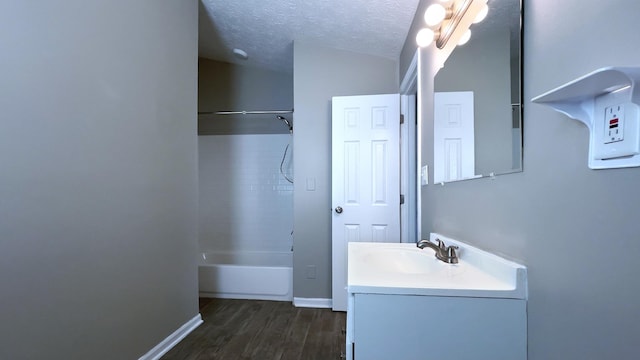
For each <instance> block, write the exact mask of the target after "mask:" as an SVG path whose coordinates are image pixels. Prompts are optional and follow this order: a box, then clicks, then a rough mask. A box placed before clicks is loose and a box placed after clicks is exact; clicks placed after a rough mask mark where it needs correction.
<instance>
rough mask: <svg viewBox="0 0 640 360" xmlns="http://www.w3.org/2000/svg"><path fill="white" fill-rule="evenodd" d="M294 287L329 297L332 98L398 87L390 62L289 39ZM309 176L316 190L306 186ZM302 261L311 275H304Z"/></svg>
mask: <svg viewBox="0 0 640 360" xmlns="http://www.w3.org/2000/svg"><path fill="white" fill-rule="evenodd" d="M293 60H294V66H293V79H294V87H293V88H294V102H295V105H296V109H295V114H294V124H295V131H294V137H293V143H294V152H293V153H294V169H295V183H294V195H293V214H294V215H293V216H294V252H293V266H294V275H293V276H294V278H293V292H294V297H299V298H331V97H333V96H345V95H371V94H385V93H396V92H398V86H399V83H398V75H397V74H398V64H397V63H396V62H395V61H392V60H388V59H383V58H378V57H373V56H368V55H362V54H357V53H352V52H347V51H342V50H334V49H329V48H324V47H321V46H317V45H316V44H304V43H294V51H293ZM308 179H313V180H315V184H316V189H315V190H314V191H307V190H306V182H307V180H308ZM307 266H315V267H316V277H315V278H314V279H309V278H307Z"/></svg>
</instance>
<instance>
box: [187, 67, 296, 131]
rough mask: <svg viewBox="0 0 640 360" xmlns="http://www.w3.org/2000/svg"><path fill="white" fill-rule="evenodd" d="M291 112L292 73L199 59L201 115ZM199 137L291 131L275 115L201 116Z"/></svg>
mask: <svg viewBox="0 0 640 360" xmlns="http://www.w3.org/2000/svg"><path fill="white" fill-rule="evenodd" d="M291 109H293V74H292V73H286V72H279V71H272V70H265V69H259V68H253V67H249V66H239V65H234V64H229V63H225V62H220V61H215V60H210V59H205V58H200V59H198V111H199V112H216V111H221V110H232V111H243V110H247V111H250V110H291ZM283 116H284V117H286V118H288V119H291V116H290V115H289V114H284V115H283ZM198 133H199V134H200V135H215V134H218V135H226V134H288V133H289V129H288V128H287V127H286V126H285V125H284V123H283V122H281V121H278V120H276V118H275V115H217V116H216V115H200V116H199V119H198Z"/></svg>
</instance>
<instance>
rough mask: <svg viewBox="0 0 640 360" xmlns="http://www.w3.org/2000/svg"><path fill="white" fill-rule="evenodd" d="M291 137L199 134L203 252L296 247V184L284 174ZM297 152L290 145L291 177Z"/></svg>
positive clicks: (201, 241)
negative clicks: (294, 202) (282, 169)
mask: <svg viewBox="0 0 640 360" xmlns="http://www.w3.org/2000/svg"><path fill="white" fill-rule="evenodd" d="M290 141H291V136H290V135H209V136H199V138H198V147H199V156H200V160H199V161H200V169H199V170H200V171H199V177H200V222H199V223H200V225H199V226H200V236H199V239H200V240H199V241H200V251H201V252H203V253H212V252H214V253H215V252H247V251H250V252H267V253H268V252H285V251H287V252H288V251H291V246H292V236H291V230H292V226H293V184H291V183H289V182H288V181H287V180H286V179H285V178H284V177H283V176H282V175H281V174H280V162H281V161H282V157H283V153H284V150H285V148H286V146H287V144H288V143H289V142H290ZM291 155H292V152H291V147H289V152H288V153H287V156H286V159H285V162H284V169H285V173H287V174H288V176H289V177H292V171H291V163H292V162H291V160H292V157H291ZM267 256H268V255H267Z"/></svg>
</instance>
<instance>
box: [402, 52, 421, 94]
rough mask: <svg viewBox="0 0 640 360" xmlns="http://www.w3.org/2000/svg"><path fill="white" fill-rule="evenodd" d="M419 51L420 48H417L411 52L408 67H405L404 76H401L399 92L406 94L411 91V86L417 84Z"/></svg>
mask: <svg viewBox="0 0 640 360" xmlns="http://www.w3.org/2000/svg"><path fill="white" fill-rule="evenodd" d="M419 52H420V48H417V49H416V52H414V53H413V58H412V59H411V63H410V64H409V68H408V69H407V72H406V73H404V78H402V83H400V94H408V93H410V92H413V91H412V90H413V87H414V86H417V82H418V54H419Z"/></svg>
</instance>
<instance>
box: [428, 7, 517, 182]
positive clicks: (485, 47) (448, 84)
mask: <svg viewBox="0 0 640 360" xmlns="http://www.w3.org/2000/svg"><path fill="white" fill-rule="evenodd" d="M488 4H489V14H488V15H487V18H486V19H485V20H484V21H483V22H481V23H478V24H474V25H472V26H471V39H470V40H469V42H468V43H467V44H465V45H462V46H458V47H456V49H455V50H454V51H453V52H452V53H451V55H450V56H449V58H448V59H447V61H446V62H445V64H444V67H443V68H441V69H440V70H439V71H438V73H437V74H436V76H435V79H434V91H435V94H434V133H433V135H434V183H442V182H449V181H459V180H467V179H476V178H481V177H486V176H494V175H502V174H509V173H514V172H519V171H522V95H521V88H522V86H521V78H522V77H521V74H522V71H521V64H522V61H521V39H522V30H521V29H522V27H521V24H522V16H521V14H522V11H521V0H492V1H489V3H488Z"/></svg>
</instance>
